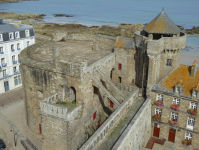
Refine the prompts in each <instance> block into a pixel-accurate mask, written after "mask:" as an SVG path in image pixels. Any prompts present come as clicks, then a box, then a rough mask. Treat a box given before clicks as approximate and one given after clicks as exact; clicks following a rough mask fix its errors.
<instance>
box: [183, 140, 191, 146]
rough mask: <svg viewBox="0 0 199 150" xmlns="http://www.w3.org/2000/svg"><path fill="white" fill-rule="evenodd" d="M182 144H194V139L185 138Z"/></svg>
mask: <svg viewBox="0 0 199 150" xmlns="http://www.w3.org/2000/svg"><path fill="white" fill-rule="evenodd" d="M182 144H184V145H186V146H191V145H192V141H191V140H188V139H185V140H183V141H182Z"/></svg>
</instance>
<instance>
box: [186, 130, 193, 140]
mask: <svg viewBox="0 0 199 150" xmlns="http://www.w3.org/2000/svg"><path fill="white" fill-rule="evenodd" d="M192 137H193V135H192V134H191V133H189V132H186V133H185V139H188V140H192Z"/></svg>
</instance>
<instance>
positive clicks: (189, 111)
mask: <svg viewBox="0 0 199 150" xmlns="http://www.w3.org/2000/svg"><path fill="white" fill-rule="evenodd" d="M187 112H188V113H189V114H192V115H196V114H197V109H188V110H187Z"/></svg>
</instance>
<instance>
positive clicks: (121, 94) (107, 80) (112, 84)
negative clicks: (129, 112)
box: [98, 71, 124, 98]
mask: <svg viewBox="0 0 199 150" xmlns="http://www.w3.org/2000/svg"><path fill="white" fill-rule="evenodd" d="M98 72H99V73H100V75H101V76H102V77H103V79H104V80H106V82H108V83H109V85H110V86H111V87H112V89H114V90H115V92H116V93H118V94H119V95H120V96H122V97H123V98H124V94H123V93H122V92H121V91H120V90H119V89H118V88H117V87H116V86H115V84H114V83H113V82H112V81H111V80H109V79H108V78H107V77H106V76H105V75H104V74H103V73H102V72H100V71H98Z"/></svg>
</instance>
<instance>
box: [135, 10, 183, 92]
mask: <svg viewBox="0 0 199 150" xmlns="http://www.w3.org/2000/svg"><path fill="white" fill-rule="evenodd" d="M180 31H181V30H180V29H179V28H178V27H177V26H176V25H175V24H174V23H173V21H172V20H171V19H170V18H169V17H168V16H167V14H166V13H165V12H164V9H163V10H162V12H161V13H160V14H158V15H157V16H156V17H155V18H154V19H153V20H152V21H151V22H150V23H149V24H147V25H146V26H145V27H144V28H143V31H137V32H135V45H136V56H137V58H136V62H137V66H136V68H137V69H136V84H137V85H138V86H139V87H140V88H143V90H144V91H146V88H147V87H148V88H147V89H149V90H148V91H150V89H151V87H152V86H153V85H154V84H156V83H158V82H159V81H160V80H162V79H163V78H164V77H166V76H167V75H168V74H169V73H170V72H171V71H172V70H174V69H175V68H176V67H177V66H178V65H179V64H180V61H181V53H182V50H183V48H185V44H186V34H185V33H183V32H180Z"/></svg>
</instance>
